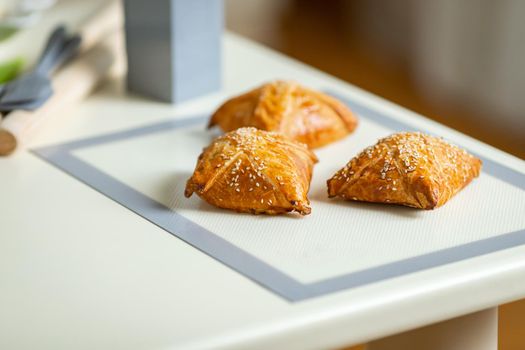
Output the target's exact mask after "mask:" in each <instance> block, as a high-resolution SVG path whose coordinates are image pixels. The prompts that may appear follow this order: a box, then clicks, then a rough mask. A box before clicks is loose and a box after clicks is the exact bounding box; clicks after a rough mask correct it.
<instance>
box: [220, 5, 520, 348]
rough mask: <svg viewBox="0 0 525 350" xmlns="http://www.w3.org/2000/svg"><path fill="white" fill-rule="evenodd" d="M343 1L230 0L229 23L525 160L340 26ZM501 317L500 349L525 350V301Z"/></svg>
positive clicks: (510, 142) (516, 145) (487, 126)
mask: <svg viewBox="0 0 525 350" xmlns="http://www.w3.org/2000/svg"><path fill="white" fill-rule="evenodd" d="M342 1H344V0H330V1H322V0H226V16H227V17H226V24H227V28H228V29H229V30H232V31H234V32H237V33H239V34H241V35H243V36H246V37H249V38H251V39H253V40H255V41H258V42H260V43H262V44H264V45H267V46H269V47H271V48H274V49H276V50H278V51H281V52H283V53H285V54H286V55H289V56H291V57H294V58H296V59H298V60H300V61H303V62H305V63H307V64H309V65H312V66H314V67H316V68H319V69H321V70H323V71H325V72H327V73H329V74H332V75H334V76H337V77H339V78H341V79H343V80H346V81H348V82H350V83H352V84H355V85H357V86H359V87H362V88H363V89H365V90H368V91H371V92H373V93H375V94H377V95H379V96H382V97H384V98H386V99H389V100H391V101H394V102H396V103H398V104H400V105H402V106H404V107H406V108H409V109H411V110H414V111H416V112H418V113H420V114H422V115H425V116H427V117H430V118H432V119H435V120H437V121H438V122H440V123H443V124H446V125H448V126H451V127H452V128H455V129H457V130H460V131H462V132H463V133H466V134H469V135H471V136H473V137H475V138H477V139H480V140H482V141H484V142H486V143H489V144H491V145H493V146H495V147H497V148H500V149H503V150H505V151H507V152H509V153H511V154H514V155H516V156H518V157H520V158H525V137H522V135H521V134H518V137H516V136H515V135H514V136H509V135H508V133H507V132H506V131H505V130H504V129H501V128H500V127H499V126H498V123H497V118H496V119H495V118H488V117H486V116H482V115H481V114H480V112H477V113H475V114H474V113H473V112H472V111H471V109H470V108H468V107H469V106H464V105H458V104H447V105H444V104H442V103H435V102H433V101H431V100H429V99H428V98H427V97H425V95H424V94H423V93H422V92H421V91H420V90H419V88H418V86H417V85H416V84H415V83H414V82H413V79H412V77H411V75H410V69H409V68H410V67H408V66H407V65H406V64H404V63H402V62H401V63H400V62H399V61H396V60H389V59H388V58H385V54H384V52H382V51H381V50H380V49H378V48H377V47H374V46H373V45H371V44H370V43H369V42H367V41H364V40H362V38H361V37H360V36H359V34H358V33H356V32H354V31H353V30H352V26H348V25H344V23H342V21H341V14H340V13H338V11H340V10H341V6H340V5H341V3H342ZM352 2H355V3H358V1H350V0H347V1H346V2H345V6H348V4H349V3H350V5H351V3H352ZM357 10H358V9H357ZM342 43H344V44H342ZM499 318H500V321H499V325H500V327H499V329H500V331H499V336H500V337H499V345H500V346H499V348H500V349H501V350H524V349H525V300H523V301H517V302H514V303H511V304H506V305H503V306H501V307H500V312H499ZM362 348H363V347H362V346H358V347H354V348H352V349H353V350H354V349H355V350H357V349H362Z"/></svg>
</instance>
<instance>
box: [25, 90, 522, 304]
mask: <svg viewBox="0 0 525 350" xmlns="http://www.w3.org/2000/svg"><path fill="white" fill-rule="evenodd" d="M338 97H339V96H338ZM339 98H341V99H342V100H343V101H345V102H346V103H347V104H348V105H349V106H350V107H351V108H352V109H353V110H354V112H356V113H357V114H358V115H359V118H360V125H359V127H358V129H357V131H356V132H355V133H354V134H352V135H351V136H349V137H347V138H346V139H344V140H342V141H340V142H337V143H334V144H332V145H329V146H327V147H324V148H322V149H320V150H317V151H316V154H317V155H318V157H319V159H320V162H319V163H318V164H317V165H316V167H315V170H314V178H313V180H312V185H311V190H310V194H309V196H310V199H311V202H312V203H311V205H312V214H311V215H309V216H306V217H299V216H297V215H282V216H264V215H260V216H253V215H249V214H238V213H235V212H230V211H227V210H222V209H217V208H214V207H212V206H210V205H208V204H206V203H205V202H203V201H202V200H200V199H199V198H198V197H197V196H196V195H194V196H193V197H192V198H190V199H186V198H184V195H183V192H184V186H185V183H186V180H187V178H188V177H189V176H190V175H191V172H192V171H193V168H194V166H195V161H196V159H197V156H198V155H199V153H200V152H201V150H202V148H203V147H204V146H206V145H207V144H209V142H210V140H211V139H212V138H213V137H214V136H216V134H217V132H216V131H215V132H210V131H208V130H206V128H205V125H206V121H207V118H208V116H200V117H198V116H197V117H195V116H193V117H188V118H186V119H178V120H170V121H166V122H161V123H157V124H154V125H150V126H146V127H140V128H136V129H132V130H125V131H121V132H116V133H112V134H107V135H102V136H97V137H93V138H88V139H83V140H79V141H74V142H69V143H65V144H60V145H55V146H50V147H45V148H40V149H37V150H34V153H35V154H37V155H38V156H40V157H41V158H43V159H45V160H47V161H48V162H50V163H51V164H53V165H55V166H56V167H58V168H60V169H62V170H64V171H65V172H67V173H69V174H70V175H72V176H74V177H76V178H78V179H79V180H81V181H82V182H84V183H85V184H87V185H89V186H91V187H92V188H94V189H95V190H97V191H99V192H100V193H102V194H104V195H106V196H107V197H109V198H111V199H113V200H115V201H117V202H118V203H120V204H121V205H123V206H125V207H127V208H129V209H130V210H132V211H133V212H135V213H136V214H138V215H140V216H142V217H144V218H145V219H147V220H149V221H150V222H152V223H153V224H155V225H158V226H159V227H161V228H163V229H164V230H166V231H168V232H170V233H171V234H173V235H174V236H176V237H179V238H180V239H183V240H184V241H186V242H187V243H189V244H191V245H192V246H194V247H195V248H197V249H200V250H201V251H203V252H204V253H206V254H208V255H210V256H212V257H213V258H215V259H217V260H219V261H221V262H223V263H224V264H226V265H228V266H229V267H231V268H233V269H235V270H236V271H238V272H240V273H242V274H244V275H245V276H247V277H248V278H250V279H252V280H254V281H255V282H257V283H259V284H261V285H262V286H264V287H266V288H268V289H270V290H272V291H273V292H275V293H277V294H279V295H281V296H283V297H284V298H286V299H288V300H290V301H298V300H304V299H307V298H311V297H315V296H319V295H324V294H327V293H332V292H336V291H340V290H344V289H348V288H353V287H357V286H361V285H365V284H368V283H372V282H378V281H381V280H384V279H388V278H393V277H396V276H401V275H405V274H408V273H412V272H415V271H421V270H424V269H428V268H432V267H436V266H440V265H444V264H448V263H452V262H456V261H460V260H463V259H468V258H471V257H475V256H479V255H483V254H488V253H491V252H495V251H498V250H502V249H507V248H510V247H514V246H518V245H522V244H525V215H523V213H524V212H525V175H524V174H522V173H519V172H516V171H514V170H512V169H510V168H507V167H505V166H504V165H503V164H499V163H496V162H493V161H491V160H488V159H485V158H484V157H483V156H481V155H478V156H479V157H480V158H482V159H483V163H484V164H483V172H482V174H481V176H480V177H479V178H478V179H476V180H474V181H473V183H472V184H471V185H469V186H468V187H467V188H465V189H464V190H463V191H461V192H460V193H459V194H458V195H457V196H456V197H454V198H453V199H452V200H451V201H450V202H449V203H447V204H446V205H445V206H444V207H441V208H438V209H436V210H433V211H421V210H415V209H411V208H405V207H398V206H388V205H380V204H366V203H351V202H343V201H340V200H337V199H328V198H327V195H326V179H328V178H329V177H330V176H331V175H332V174H333V173H334V172H335V171H336V170H337V169H339V168H340V167H342V166H343V165H344V164H345V163H346V162H347V161H348V160H349V159H350V158H351V157H353V156H354V155H355V154H357V153H358V152H359V151H360V150H361V149H363V148H364V147H366V146H368V145H370V144H373V143H375V142H376V140H377V139H378V138H380V137H384V136H386V135H388V134H390V133H392V132H395V131H401V130H405V131H407V130H413V128H412V127H410V126H409V125H406V124H404V123H403V122H400V121H398V120H396V119H394V118H392V117H390V116H388V115H385V114H382V113H380V112H378V111H375V110H373V109H371V108H369V107H368V106H365V105H362V104H360V103H357V102H355V101H352V100H348V99H345V98H342V97H339ZM421 131H426V132H429V130H421ZM430 133H431V132H430ZM451 141H452V142H453V141H454V140H451ZM473 153H475V152H473Z"/></svg>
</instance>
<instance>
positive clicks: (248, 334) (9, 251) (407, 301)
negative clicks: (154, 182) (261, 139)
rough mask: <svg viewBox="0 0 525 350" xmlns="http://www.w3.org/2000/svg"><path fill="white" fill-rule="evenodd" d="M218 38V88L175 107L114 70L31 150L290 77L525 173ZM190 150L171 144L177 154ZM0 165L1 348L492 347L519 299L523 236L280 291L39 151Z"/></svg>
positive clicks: (240, 43) (356, 94) (348, 89)
mask: <svg viewBox="0 0 525 350" xmlns="http://www.w3.org/2000/svg"><path fill="white" fill-rule="evenodd" d="M224 44H225V81H224V89H223V91H221V92H220V93H217V94H215V95H211V96H205V97H203V98H200V99H197V100H193V101H190V102H188V103H185V104H183V105H180V106H177V107H173V106H169V105H166V104H161V103H156V102H152V101H149V100H146V99H142V98H140V97H136V96H127V95H126V94H125V93H123V89H122V84H121V82H120V81H118V80H115V81H112V82H109V83H108V84H106V85H105V86H104V87H103V88H102V89H100V90H99V91H98V92H97V93H96V94H95V95H94V96H92V97H91V98H89V99H88V100H87V101H85V102H84V103H83V104H82V105H81V106H79V107H78V108H76V109H75V110H74V111H70V112H68V113H64V115H63V116H62V117H61V118H59V119H58V120H56V121H55V122H53V124H51V125H49V126H48V127H47V128H46V130H45V132H43V133H41V134H40V136H39V137H38V138H37V139H35V140H34V142H33V144H31V145H30V148H31V149H33V150H42V149H43V147H45V146H48V145H51V144H57V143H66V144H67V143H70V142H75V141H76V140H79V139H89V140H93V138H96V137H98V136H100V135H105V134H112V133H118V132H120V131H122V130H127V129H130V128H132V129H133V128H136V129H140V130H142V129H143V128H147V127H148V126H150V125H156V124H158V123H163V122H165V121H170V120H171V121H175V122H177V121H178V120H182V119H183V118H188V116H191V115H202V114H203V113H204V114H205V113H209V111H210V110H212V109H213V108H214V107H216V105H217V103H218V102H219V101H222V100H223V99H224V98H226V97H228V96H230V95H232V94H234V93H237V92H240V91H243V90H245V89H246V88H248V87H251V86H254V85H257V84H259V83H262V82H264V81H268V80H271V79H275V78H283V77H284V78H291V79H295V80H297V81H300V82H302V83H304V84H306V85H308V86H311V87H314V88H319V89H324V90H329V91H333V92H336V93H337V94H339V95H342V96H344V97H346V98H350V99H351V100H352V101H354V102H355V103H359V104H361V105H366V106H368V108H371V109H373V110H374V111H376V112H377V113H381V114H387V115H388V116H390V117H391V118H394V119H395V120H397V121H399V122H401V123H405V124H408V125H411V126H413V127H414V128H421V129H425V130H426V129H430V130H432V131H433V132H434V133H439V134H440V135H443V136H445V137H447V138H451V139H454V140H456V141H458V142H460V143H461V145H462V146H464V147H467V148H469V149H470V150H474V151H475V152H477V153H478V154H482V155H483V157H484V158H485V159H486V160H487V161H494V162H497V163H498V164H500V163H502V164H504V166H505V167H506V169H507V170H508V169H510V170H512V171H513V172H514V175H515V176H518V177H515V178H514V180H513V181H514V182H515V184H514V185H515V186H516V185H518V186H519V185H520V183H519V182H520V181H521V180H522V179H523V178H522V177H520V176H521V175H516V174H523V173H525V163H524V162H523V161H521V160H519V159H517V158H514V157H512V156H510V155H508V154H505V153H503V152H501V151H499V150H496V149H494V148H492V147H490V146H487V145H484V144H482V143H480V142H477V141H475V140H473V139H471V138H469V137H467V136H464V135H461V134H459V133H457V132H455V131H453V130H450V129H448V128H446V127H444V126H441V125H438V124H436V123H434V122H432V121H429V120H427V119H425V118H423V117H421V116H418V115H415V114H414V113H411V112H409V111H407V110H405V109H403V108H400V107H398V106H396V105H393V104H392V103H389V102H387V101H384V100H382V99H379V98H377V97H375V96H372V95H370V94H368V93H366V92H364V91H361V90H359V89H357V88H355V87H353V86H351V85H349V84H346V83H344V82H342V81H339V80H337V79H335V78H333V77H330V76H328V75H326V74H323V73H321V72H319V71H316V70H314V69H312V68H309V67H307V66H305V65H303V64H301V63H298V62H296V61H293V60H291V59H288V58H286V57H283V56H281V55H279V54H277V53H275V52H273V51H271V50H268V49H265V48H263V47H261V46H258V45H256V44H254V43H251V42H249V41H247V40H245V39H242V38H239V37H237V36H234V35H232V34H227V35H226V36H225V43H224ZM95 146H96V145H95ZM183 151H184V150H181V149H179V150H174V151H173V152H174V158H173V161H175V159H176V157H177V154H181V153H177V152H183ZM0 174H1V175H0V179H1V180H0V193H1V197H0V198H1V199H0V310H1V312H0V348H9V349H34V348H39V349H70V348H75V349H84V348H85V349H93V348H97V349H190V348H191V349H195V348H199V349H200V348H232V349H233V348H235V349H245V348H261V349H268V348H271V349H277V348H286V349H309V348H312V349H313V348H332V347H339V346H346V345H352V344H358V343H362V342H369V341H372V340H376V339H379V338H384V337H387V336H392V335H395V334H398V335H397V336H394V337H390V338H385V339H383V340H379V341H375V342H372V343H370V347H371V348H372V349H386V348H392V347H393V346H394V345H396V344H397V345H398V346H403V345H402V344H404V343H403V342H406V341H409V342H410V343H409V344H412V346H413V348H417V347H416V346H414V344H417V343H415V342H423V343H425V342H430V343H427V345H425V348H428V349H430V348H432V349H433V348H436V349H445V348H446V349H453V348H458V349H459V348H461V349H471V348H472V349H495V348H496V343H495V341H496V336H497V314H496V308H497V306H498V305H499V304H502V303H506V302H509V301H512V300H517V299H520V298H523V297H525V284H524V283H523V280H524V279H525V245H523V244H521V243H520V242H521V241H520V242H518V243H516V242H514V243H512V244H511V243H509V244H508V245H509V246H508V247H507V246H505V244H506V243H502V244H503V246H502V247H501V248H494V249H493V250H494V251H493V252H491V253H488V254H485V253H483V254H474V255H476V256H474V257H472V258H464V257H463V258H460V259H456V260H455V261H454V262H451V263H443V264H437V266H435V267H431V268H418V269H416V270H417V271H415V272H411V273H409V272H407V273H400V274H399V276H397V277H392V278H387V277H385V278H380V279H378V280H377V281H375V282H374V281H372V282H373V283H372V282H370V283H360V284H359V285H357V286H355V287H349V286H345V287H341V288H336V289H334V290H329V291H326V292H319V293H316V292H312V293H310V294H309V293H306V292H305V293H304V294H301V292H297V294H295V295H293V292H290V294H289V295H286V293H288V292H279V290H278V289H279V287H275V286H273V287H272V285H271V284H272V283H274V282H275V281H273V280H272V281H266V282H268V283H269V284H270V285H265V283H266V282H265V281H264V280H259V281H258V282H259V283H255V282H254V281H253V280H252V279H251V278H247V277H245V275H247V274H248V275H249V273H251V272H249V273H246V271H244V270H243V269H244V268H245V267H243V266H237V267H235V266H234V267H233V268H231V267H228V266H227V265H226V264H223V263H221V262H219V261H218V260H216V259H214V258H212V257H210V255H208V254H206V253H203V252H201V251H200V250H198V249H195V248H194V247H192V246H191V245H190V244H188V243H186V242H185V241H184V240H181V239H178V238H176V237H173V235H170V234H167V233H166V231H165V230H164V229H163V228H162V227H159V226H157V225H155V224H152V223H151V222H150V221H148V220H145V219H144V217H142V216H140V215H137V214H136V213H134V212H133V211H130V210H128V209H127V208H125V207H124V206H123V205H121V204H119V203H117V201H115V200H114V199H112V198H108V197H107V196H104V195H102V194H101V193H99V192H97V191H96V190H94V189H93V188H91V187H90V186H87V185H86V184H84V183H83V182H81V181H79V180H78V178H76V177H75V176H71V175H70V174H66V173H65V172H63V171H61V170H59V169H58V168H57V167H56V166H53V165H52V164H50V162H49V159H48V161H46V160H45V159H43V158H40V157H38V156H37V155H36V154H35V153H31V152H27V151H22V152H19V153H17V154H15V155H14V156H13V157H11V158H8V159H0ZM516 182H517V183H516ZM90 185H91V186H93V187H95V188H96V185H93V184H90ZM521 185H523V183H522V184H521ZM98 190H99V191H100V189H98ZM516 191H520V189H517V188H516ZM521 191H523V190H521ZM114 195H115V196H119V194H118V193H117V194H114ZM109 197H111V195H109ZM157 224H158V223H157ZM160 226H162V224H161V225H160ZM523 228H525V227H521V229H522V230H523ZM189 239H190V240H191V239H193V238H191V237H190V238H189ZM201 248H202V247H201ZM212 248H213V247H212ZM212 248H210V249H212ZM491 249H492V248H491ZM204 250H205V249H204ZM489 250H490V249H489ZM212 255H213V254H212ZM219 260H220V258H219ZM227 263H228V262H227ZM229 263H231V261H230V262H229ZM246 269H247V268H246ZM238 271H241V272H242V273H239V272H238ZM394 275H396V274H395V273H394ZM255 279H257V278H255ZM261 279H263V278H262V277H261ZM298 290H299V289H298ZM483 310H484V311H483ZM446 320H448V321H447V322H442V323H439V324H436V323H437V322H441V321H446ZM431 324H434V325H432V326H430V327H427V328H423V329H420V330H416V331H411V330H414V329H416V328H418V327H422V326H426V325H431ZM436 337H437V338H438V339H441V340H435V339H436ZM428 344H430V345H428ZM451 344H453V345H451ZM401 348H402V347H401ZM405 348H406V347H405Z"/></svg>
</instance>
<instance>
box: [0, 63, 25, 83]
mask: <svg viewBox="0 0 525 350" xmlns="http://www.w3.org/2000/svg"><path fill="white" fill-rule="evenodd" d="M23 66H24V60H23V59H22V58H21V57H17V58H14V59H11V60H9V61H7V62H2V63H0V84H3V83H5V82H7V81H9V80H12V79H14V78H15V77H16V76H17V75H18V74H19V73H20V72H21V71H22V68H23Z"/></svg>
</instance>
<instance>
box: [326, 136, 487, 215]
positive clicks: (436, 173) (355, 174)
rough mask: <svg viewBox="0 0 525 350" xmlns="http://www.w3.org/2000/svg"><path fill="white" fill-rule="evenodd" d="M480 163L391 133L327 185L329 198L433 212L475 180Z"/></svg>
mask: <svg viewBox="0 0 525 350" xmlns="http://www.w3.org/2000/svg"><path fill="white" fill-rule="evenodd" d="M480 169H481V160H479V159H478V158H476V157H474V156H472V155H470V154H468V153H467V152H466V151H465V150H463V149H460V148H458V147H456V146H453V145H451V144H449V143H447V142H445V141H443V139H441V138H438V137H434V136H429V135H425V134H422V133H419V132H402V133H397V134H393V135H391V136H388V137H386V138H384V139H381V140H379V142H378V143H377V144H376V145H374V146H372V147H368V148H366V149H365V150H364V151H362V152H361V153H360V154H359V155H358V156H357V157H355V158H354V159H352V160H351V161H350V162H348V164H347V165H346V166H345V167H344V168H342V169H341V170H339V171H338V172H337V173H336V174H335V175H334V176H333V177H332V178H331V179H330V180H328V196H329V197H335V196H339V197H342V198H344V199H347V200H356V201H365V202H379V203H394V204H401V205H406V206H409V207H414V208H421V209H434V208H436V207H439V206H441V205H443V204H445V203H446V202H447V201H448V200H449V199H450V198H451V197H452V196H454V195H455V194H456V193H458V192H459V191H460V190H461V189H462V188H463V187H465V186H466V185H468V184H469V183H470V181H472V179H473V178H475V177H477V176H478V175H479V173H480Z"/></svg>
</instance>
